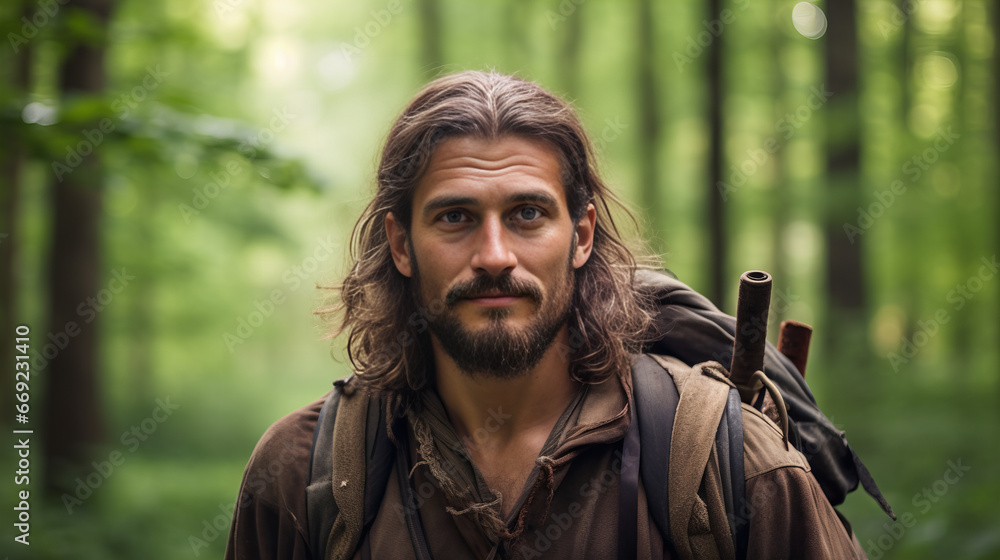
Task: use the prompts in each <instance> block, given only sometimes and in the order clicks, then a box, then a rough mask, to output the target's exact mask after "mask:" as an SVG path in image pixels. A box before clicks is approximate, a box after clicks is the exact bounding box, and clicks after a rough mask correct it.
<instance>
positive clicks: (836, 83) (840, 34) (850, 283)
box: [825, 0, 866, 337]
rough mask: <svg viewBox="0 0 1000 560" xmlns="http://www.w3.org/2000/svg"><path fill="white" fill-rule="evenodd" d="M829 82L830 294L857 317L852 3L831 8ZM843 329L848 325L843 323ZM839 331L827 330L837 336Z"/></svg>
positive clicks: (860, 304)
mask: <svg viewBox="0 0 1000 560" xmlns="http://www.w3.org/2000/svg"><path fill="white" fill-rule="evenodd" d="M827 16H828V18H829V31H828V32H827V34H826V39H827V42H826V84H825V87H826V89H827V90H828V91H831V92H833V95H832V97H831V98H830V101H829V102H828V109H827V112H826V115H827V123H826V124H827V161H826V168H827V173H826V176H827V187H828V189H827V197H828V200H829V203H828V204H827V205H826V206H827V209H828V210H827V216H826V221H825V233H826V247H827V253H826V259H827V260H826V291H827V294H828V296H829V303H830V307H831V312H832V313H833V314H834V315H837V316H845V315H846V316H847V317H851V318H858V316H859V314H860V313H861V312H862V311H863V310H864V306H865V300H866V298H865V285H864V274H863V270H862V260H861V247H860V244H861V242H862V240H863V238H861V237H856V238H854V241H855V242H853V243H852V241H851V240H850V239H848V237H847V236H846V235H845V234H844V224H845V223H852V224H853V223H854V222H855V219H856V216H855V213H856V209H857V207H858V206H859V205H860V204H861V197H860V193H861V191H862V189H860V188H859V184H860V181H861V176H860V172H859V163H860V148H859V132H858V131H859V128H858V127H859V123H858V75H857V74H858V66H857V59H858V56H857V48H858V40H857V30H856V22H855V4H854V1H853V0H844V1H842V2H830V3H829V4H827ZM841 326H843V325H841ZM837 330H839V329H836V328H830V329H827V331H828V332H829V333H830V335H831V336H834V337H836V336H837V333H836V332H834V331H837Z"/></svg>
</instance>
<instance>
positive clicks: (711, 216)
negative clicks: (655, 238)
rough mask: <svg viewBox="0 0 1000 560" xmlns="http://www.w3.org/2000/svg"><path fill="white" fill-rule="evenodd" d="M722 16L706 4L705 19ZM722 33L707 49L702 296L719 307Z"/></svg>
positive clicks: (724, 251) (717, 5)
mask: <svg viewBox="0 0 1000 560" xmlns="http://www.w3.org/2000/svg"><path fill="white" fill-rule="evenodd" d="M721 13H722V1H721V0H710V1H709V2H708V16H709V18H711V19H712V20H718V19H719V18H720V16H721ZM724 39H725V33H720V34H719V36H717V37H716V38H715V40H714V41H712V44H711V45H709V46H708V48H707V49H706V50H707V54H708V69H707V71H708V85H707V87H708V92H707V93H708V95H707V101H706V102H707V103H708V185H709V189H708V247H709V248H708V293H707V294H705V295H706V296H708V298H709V299H711V300H712V301H713V302H715V304H716V305H718V306H720V307H722V306H723V305H725V301H724V297H725V294H726V292H727V290H726V286H728V285H730V283H729V282H727V281H726V270H727V267H726V263H727V257H728V247H727V243H726V230H727V228H726V210H725V207H724V201H723V199H722V190H721V187H720V186H721V185H722V174H723V169H722V166H723V165H724V163H725V153H724V149H725V137H724V136H723V134H724V131H723V123H722V109H723V107H722V105H723V100H722V96H723V89H722V88H723V85H724V83H723V82H724V76H723V71H724V68H723V64H722V49H723V41H724Z"/></svg>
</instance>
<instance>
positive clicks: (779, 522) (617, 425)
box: [226, 375, 865, 560]
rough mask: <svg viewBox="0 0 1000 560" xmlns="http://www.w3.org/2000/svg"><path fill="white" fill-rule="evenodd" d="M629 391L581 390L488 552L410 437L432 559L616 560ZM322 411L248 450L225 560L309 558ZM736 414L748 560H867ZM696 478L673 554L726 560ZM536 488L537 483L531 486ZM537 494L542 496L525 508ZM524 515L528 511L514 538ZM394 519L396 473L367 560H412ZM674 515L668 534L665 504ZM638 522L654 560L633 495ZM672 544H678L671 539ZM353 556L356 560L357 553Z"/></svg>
mask: <svg viewBox="0 0 1000 560" xmlns="http://www.w3.org/2000/svg"><path fill="white" fill-rule="evenodd" d="M676 378H677V376H676V375H675V379H676ZM630 391H631V387H630V386H629V384H628V383H627V382H623V381H621V380H617V378H614V379H612V380H609V381H608V382H606V383H603V384H600V385H595V386H591V387H590V388H589V389H588V391H587V393H586V394H585V395H584V397H583V399H582V400H581V401H580V404H579V410H577V411H575V413H574V414H573V415H572V416H571V418H570V421H569V422H568V423H567V424H566V427H565V429H564V430H563V432H562V433H561V434H554V435H553V437H555V438H556V440H554V442H553V443H555V445H553V446H551V447H549V446H547V448H548V449H554V451H552V452H551V453H549V454H548V455H547V456H546V458H544V459H543V458H540V460H539V461H538V462H536V465H547V466H548V467H551V475H552V476H551V478H549V477H548V472H547V471H548V467H545V468H542V467H540V466H536V469H535V471H534V472H533V473H532V476H531V477H529V481H528V484H527V485H526V486H525V490H524V494H522V496H521V497H520V498H519V500H518V506H517V507H515V509H514V514H513V515H512V516H511V518H510V519H509V520H508V528H509V529H510V532H512V533H516V536H515V537H513V538H510V537H509V536H508V537H507V538H504V537H501V538H499V539H498V540H497V541H496V542H494V541H492V540H491V539H490V538H489V536H488V535H487V531H485V530H484V528H483V527H482V526H481V525H479V524H477V523H476V522H475V521H474V516H471V515H468V512H465V513H461V511H462V508H461V507H456V506H460V505H461V504H455V503H454V502H453V501H451V500H449V497H448V496H447V495H446V492H444V491H443V490H442V489H441V488H440V486H439V485H438V484H437V483H436V481H435V480H434V477H433V475H432V474H431V472H430V470H429V469H428V467H427V466H426V465H423V464H420V463H419V454H418V453H417V452H416V449H415V447H414V446H413V438H412V437H411V456H412V457H413V458H414V459H415V461H414V462H415V463H416V464H417V466H416V468H415V469H414V470H413V471H412V474H411V483H412V484H413V488H414V489H415V490H416V492H417V495H418V496H419V506H420V507H419V511H420V517H421V520H422V522H423V524H424V528H425V530H426V535H427V542H428V545H429V547H430V550H431V553H432V555H433V556H434V557H435V558H448V559H466V558H468V559H473V558H476V559H482V558H488V557H489V556H490V554H491V553H493V554H495V557H496V558H601V559H605V558H615V557H616V556H617V546H618V507H619V506H618V485H619V472H620V468H621V463H620V449H621V439H622V437H623V436H624V434H625V432H626V430H627V429H628V425H629V422H630V417H629V406H630V405H629V401H630V397H631V393H630ZM683 394H684V393H683V392H682V395H683ZM682 398H683V396H682ZM322 403H323V399H320V400H318V401H316V402H314V403H312V404H311V405H309V406H307V407H305V408H302V409H300V410H298V411H295V412H293V413H292V414H290V415H288V416H286V417H284V418H282V419H281V420H279V421H277V422H276V423H275V424H274V425H273V426H272V427H271V428H270V429H268V431H267V432H266V433H265V434H264V436H263V437H262V438H261V440H260V442H259V443H258V444H257V447H256V448H255V449H254V452H253V454H252V456H251V458H250V461H249V463H248V465H247V468H246V471H245V473H244V480H243V484H242V485H241V488H240V498H239V503H238V504H237V508H236V511H235V513H234V518H233V525H232V528H231V532H230V535H229V542H228V546H227V549H226V558H228V559H241V560H242V559H249V558H268V559H271V558H273V559H292V560H299V559H306V558H313V556H311V553H310V552H309V550H308V545H307V543H308V522H307V520H306V517H305V516H306V506H305V486H306V481H307V480H308V475H309V455H310V448H311V445H312V436H313V431H314V430H315V426H316V420H317V417H318V412H319V409H320V407H321V406H322ZM745 410H746V412H745V413H744V440H745V467H746V478H747V502H748V504H749V507H750V510H751V516H750V543H749V558H837V559H841V558H864V557H865V556H864V553H863V551H862V550H861V548H860V546H859V545H857V541H856V540H855V539H853V535H852V534H850V533H849V532H848V531H847V530H846V529H845V528H844V525H843V524H842V523H841V521H840V520H839V518H838V517H837V515H836V513H835V512H834V510H833V508H832V507H831V506H830V505H829V503H828V502H827V501H826V498H825V497H824V496H823V493H822V490H821V489H820V488H819V485H818V484H817V483H816V481H815V480H814V479H813V478H812V476H811V475H809V473H808V471H809V466H808V463H807V462H806V460H805V458H804V457H803V456H802V455H801V454H800V453H798V452H797V451H795V450H794V449H792V450H790V451H786V450H785V449H784V446H783V444H782V442H781V433H780V430H778V429H777V427H776V426H775V425H774V424H773V423H772V422H771V421H770V420H769V419H767V418H766V417H764V416H763V415H760V414H759V413H757V412H756V411H755V410H753V409H750V408H749V407H746V408H745ZM674 439H675V440H678V439H677V435H676V426H675V438H674ZM678 441H680V440H678ZM543 453H544V451H543ZM678 453H680V455H679V456H678ZM680 458H683V450H679V449H676V448H675V449H673V450H672V451H671V465H673V464H674V461H676V460H678V459H680ZM698 476H699V477H700V478H701V480H700V482H698V483H696V484H698V489H697V490H698V492H697V496H696V498H695V503H694V504H692V506H691V509H690V511H689V515H687V517H689V521H688V522H687V531H686V532H687V534H686V535H683V534H682V535H681V538H682V539H683V542H678V543H677V544H678V556H679V557H682V558H687V557H697V558H706V557H707V558H724V557H731V555H732V545H731V539H732V537H731V535H730V533H729V528H728V524H727V522H726V518H725V510H724V500H723V498H722V491H721V489H720V487H719V480H721V479H720V478H719V472H718V458H717V457H716V456H715V452H714V450H713V451H712V452H711V455H710V457H709V462H708V465H707V467H705V468H704V472H703V473H700V474H699V475H698ZM538 477H544V479H543V480H541V481H539V480H538ZM672 478H673V477H672ZM536 483H537V486H538V487H539V494H540V495H539V496H536V498H535V499H533V500H530V501H529V500H526V497H527V495H528V493H529V492H530V491H531V490H532V489H533V488H534V487H535V486H536ZM550 496H551V502H550V503H547V502H548V498H549V497H550ZM526 501H528V504H527V506H524V503H525V502H526ZM465 505H471V504H465ZM522 506H524V507H525V508H526V509H527V510H528V511H526V514H525V515H524V516H523V519H524V522H523V525H522V526H521V527H518V524H517V514H518V513H519V511H518V510H519V509H520V508H521V507H522ZM401 511H402V501H401V499H400V494H399V489H398V481H397V480H396V478H395V474H393V475H392V477H391V478H390V480H389V482H388V486H387V489H386V494H385V497H384V499H383V501H382V507H381V509H380V511H379V514H378V516H377V518H376V520H375V523H374V525H373V527H372V529H371V535H370V538H371V550H372V557H373V558H376V559H379V560H382V559H407V560H409V559H413V558H415V556H414V554H413V550H412V547H411V544H410V538H409V534H408V532H407V529H406V525H405V522H404V521H403V518H402V515H401V513H400V512H401ZM671 516H672V519H671V521H672V525H673V524H674V517H675V511H674V507H673V504H672V507H671ZM638 520H639V527H638V530H639V538H638V544H639V546H638V551H639V554H638V556H639V558H642V559H659V558H663V557H664V553H663V538H662V535H661V534H660V532H659V530H658V528H657V527H656V525H655V524H654V523H653V521H652V518H651V517H650V515H649V512H648V510H647V507H646V500H645V493H644V492H643V490H642V488H641V487H640V494H639V516H638ZM683 526H684V525H681V527H683ZM518 529H520V530H518ZM682 532H683V530H682ZM674 533H675V540H676V539H677V531H676V530H675V531H674ZM498 544H499V546H497V545H498ZM494 548H496V549H497V550H496V551H494ZM354 557H355V558H358V557H359V555H358V553H357V552H355V555H354Z"/></svg>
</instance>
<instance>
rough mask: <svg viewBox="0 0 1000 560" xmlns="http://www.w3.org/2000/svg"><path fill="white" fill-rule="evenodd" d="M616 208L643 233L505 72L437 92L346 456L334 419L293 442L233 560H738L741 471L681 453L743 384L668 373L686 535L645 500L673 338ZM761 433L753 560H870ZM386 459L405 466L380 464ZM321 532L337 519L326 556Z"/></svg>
mask: <svg viewBox="0 0 1000 560" xmlns="http://www.w3.org/2000/svg"><path fill="white" fill-rule="evenodd" d="M612 208H617V209H618V210H620V211H624V208H622V207H621V205H620V203H619V202H618V200H617V199H616V198H615V196H614V195H613V194H612V193H611V192H610V191H609V190H608V188H607V187H606V186H605V184H604V183H603V182H602V181H601V179H600V177H599V176H598V174H597V173H596V171H595V165H594V152H593V148H592V146H591V144H590V142H589V140H588V139H587V135H586V133H585V132H584V129H583V127H582V125H581V123H580V121H579V119H578V117H577V116H576V114H575V112H574V111H573V110H572V108H571V107H570V106H569V105H568V104H567V103H566V102H564V101H563V100H561V99H559V98H558V97H556V96H554V95H552V94H550V93H549V92H547V91H545V90H544V89H542V88H541V87H539V86H538V85H536V84H534V83H531V82H528V81H524V80H521V79H519V78H516V77H511V76H505V75H500V74H497V73H483V72H463V73H459V74H455V75H450V76H446V77H443V78H440V79H438V80H436V81H434V82H432V83H431V84H429V85H428V86H426V87H425V88H424V89H423V90H422V91H421V92H420V93H419V94H418V95H417V96H416V98H415V99H414V100H413V101H412V102H411V103H410V104H409V106H408V107H407V108H406V109H405V110H404V111H403V113H402V114H401V115H400V116H399V118H398V119H397V120H396V121H395V124H394V125H393V126H392V129H391V131H390V132H389V135H388V138H387V140H386V144H385V147H384V150H383V152H382V157H381V160H380V162H379V165H378V172H377V190H376V192H375V195H374V198H373V200H372V202H371V203H370V204H369V206H368V208H367V209H366V210H365V213H364V215H363V216H362V218H361V220H360V221H359V222H358V224H357V225H356V226H355V229H354V233H353V258H354V263H353V267H352V268H351V271H350V273H349V274H348V276H347V278H346V279H345V280H344V282H343V284H342V285H341V286H340V287H339V293H338V296H339V302H338V303H337V304H336V305H335V306H334V307H333V308H332V309H329V310H327V311H331V312H336V313H337V316H338V317H339V324H338V325H337V326H336V328H335V329H334V331H335V332H334V333H333V334H334V335H336V334H340V333H341V332H348V333H349V334H348V340H347V348H348V352H349V356H350V359H351V362H352V364H353V365H354V368H355V372H354V375H353V376H351V377H350V378H349V379H348V380H346V381H340V382H338V383H337V388H336V389H335V391H334V392H335V393H336V394H337V399H338V400H337V402H338V403H339V404H338V408H337V410H336V413H335V415H336V423H335V424H333V423H332V420H330V422H331V423H330V424H328V425H329V426H332V427H331V428H330V430H331V433H332V446H333V448H332V449H333V450H332V453H329V452H324V454H323V456H322V457H320V456H317V457H311V453H312V450H313V449H314V445H315V444H314V437H315V438H316V439H318V440H323V441H326V440H330V439H331V433H326V432H323V433H320V431H321V429H320V428H318V427H317V423H318V420H317V419H318V417H319V416H320V410H321V407H323V405H324V403H325V402H327V401H328V400H329V399H328V397H323V398H322V399H320V400H317V401H316V402H315V403H313V404H311V405H309V406H307V407H305V408H303V409H301V410H299V411H296V412H293V413H292V414H290V415H289V416H286V417H285V418H283V419H281V420H279V421H278V422H276V423H275V424H274V425H273V426H272V427H271V428H270V429H269V430H268V432H267V433H265V434H264V436H263V437H262V438H261V441H260V442H259V443H258V445H257V447H256V449H255V450H254V452H253V455H252V457H251V459H250V462H249V464H248V465H247V470H246V472H245V475H244V481H243V485H242V487H241V490H240V498H239V500H238V504H237V508H236V511H235V513H234V520H233V526H232V530H231V533H230V537H229V543H228V548H227V553H226V557H227V558H241V559H242V558H288V559H300V558H378V559H395V558H399V559H416V558H420V559H422V558H431V557H436V558H454V559H465V558H469V559H471V558H541V557H544V558H602V559H603V558H613V557H630V558H643V559H660V558H668V557H682V558H687V557H716V558H728V557H734V556H735V554H736V548H734V544H733V528H734V525H732V523H731V521H732V519H729V520H727V514H726V512H727V503H726V500H727V496H729V494H727V490H725V489H723V488H720V480H721V479H722V477H723V476H724V474H720V459H719V457H718V456H717V455H716V454H714V453H710V452H709V451H708V448H707V447H706V448H705V449H706V451H705V455H704V457H706V458H707V459H702V460H695V459H691V460H690V461H688V462H690V463H694V464H692V465H687V464H686V463H685V461H686V460H687V455H686V454H687V452H688V448H687V447H684V448H681V449H678V448H677V447H678V446H679V445H680V446H682V447H683V444H682V443H678V442H684V441H691V442H694V443H692V447H691V448H690V449H691V450H693V449H694V447H697V445H700V443H698V442H697V440H695V439H692V438H693V436H691V437H688V439H685V437H687V436H686V435H685V434H686V432H685V431H684V429H683V428H681V426H685V425H687V424H685V422H687V418H688V417H692V418H695V419H697V418H696V417H698V416H699V414H700V411H699V410H698V406H697V405H693V406H692V405H685V403H692V402H698V401H697V398H698V396H697V394H696V393H697V391H698V389H697V387H699V386H702V385H704V384H705V383H710V384H716V385H718V386H723V384H725V383H727V381H726V380H725V376H724V375H720V374H719V372H720V371H722V374H724V373H725V372H724V371H723V370H722V368H721V366H718V364H715V365H713V366H710V367H707V366H706V367H702V368H701V369H697V368H692V367H690V366H689V365H687V364H684V363H682V362H681V361H680V360H677V359H674V358H670V357H663V356H660V357H658V358H657V360H658V363H659V364H660V367H662V368H663V369H661V370H659V371H660V374H661V375H662V376H667V375H669V376H671V378H672V379H673V381H674V382H676V383H677V387H678V388H679V389H680V391H681V392H680V395H681V397H680V398H681V404H680V405H677V413H676V414H677V424H676V425H675V429H674V442H673V443H672V444H670V447H671V450H672V454H671V459H670V467H671V470H670V488H671V494H672V495H671V497H670V501H671V506H670V507H671V510H670V523H669V527H663V526H660V525H662V523H657V521H656V520H655V519H654V517H653V516H652V514H651V511H652V509H653V507H652V506H655V505H656V504H650V503H648V500H647V493H646V492H645V488H644V487H643V485H641V484H640V485H638V487H637V488H633V489H631V490H629V489H627V488H626V485H625V483H624V482H623V480H625V475H624V474H622V472H623V468H624V466H625V465H626V464H627V463H628V460H627V459H626V458H624V457H623V454H622V449H623V447H622V446H623V443H622V442H623V439H625V438H626V437H627V436H628V434H629V433H631V432H630V426H632V425H633V423H634V422H635V417H636V416H635V413H634V410H633V407H634V399H633V383H632V374H631V369H632V367H633V364H634V363H635V361H636V359H637V356H638V355H640V354H641V353H642V351H643V345H644V344H645V343H647V342H649V341H650V340H653V339H655V338H656V337H657V336H658V332H657V329H656V328H654V325H656V322H655V320H654V319H655V313H656V305H655V302H654V301H652V299H651V297H650V296H649V295H648V293H646V292H644V291H643V290H641V289H639V287H638V286H637V280H636V276H637V271H638V270H639V269H640V267H639V266H638V265H637V263H636V258H635V257H634V256H633V254H632V252H631V251H630V250H629V249H628V248H627V247H626V245H625V244H624V243H623V241H622V239H621V237H620V234H619V231H618V229H617V227H616V225H615V222H614V220H613V218H612V212H611V210H612ZM625 214H626V215H627V212H625ZM644 294H645V295H644ZM713 372H714V373H713ZM699 384H701V385H699ZM725 390H726V389H724V390H723V394H725ZM687 395H693V396H687ZM685 399H686V400H685ZM711 422H712V425H711V426H710V427H711V432H710V433H709V439H711V438H712V437H714V433H715V428H716V427H717V425H718V418H717V417H714V418H712V419H711ZM743 422H744V425H745V428H744V433H745V435H746V459H745V461H746V467H747V468H746V473H745V477H746V481H745V482H746V493H747V503H749V504H752V505H753V507H752V512H751V515H749V516H748V518H749V524H750V532H749V534H750V537H749V543H748V544H747V547H748V548H747V549H746V550H745V552H747V553H748V556H749V557H751V558H779V557H780V558H792V557H799V558H806V557H807V558H856V557H864V553H863V552H862V551H861V549H860V547H859V546H858V545H857V541H856V540H855V539H853V534H852V533H851V531H850V528H849V526H846V525H845V523H846V522H845V523H842V522H841V520H840V519H838V517H837V514H836V512H835V511H834V510H833V508H832V506H830V504H829V503H828V502H827V500H826V498H825V497H824V495H823V492H822V491H821V490H820V488H819V486H818V485H817V483H816V481H815V480H814V479H813V477H812V476H811V475H810V474H809V472H808V471H809V467H808V463H807V462H806V461H805V459H804V458H803V457H802V455H801V454H800V453H798V452H797V451H795V450H794V449H791V450H787V449H786V448H785V446H784V445H783V444H782V432H781V430H780V429H779V428H777V427H776V426H775V425H774V424H773V423H771V421H770V420H768V419H766V418H765V417H764V416H763V415H761V414H756V411H753V413H750V412H744V420H743ZM320 423H321V424H322V422H320ZM317 434H319V435H318V436H317ZM664 436H669V434H664ZM380 437H382V438H384V437H388V440H391V442H392V443H391V444H389V446H388V449H390V450H393V449H394V451H393V452H391V453H388V454H385V453H383V454H381V455H379V454H378V453H376V454H375V456H371V455H372V453H374V452H372V449H375V448H378V446H375V447H373V446H372V445H371V444H370V442H371V441H373V439H377V438H380ZM703 439H704V438H703ZM645 444H647V442H644V445H645ZM695 444H697V445H695ZM382 448H385V446H383V447H382ZM316 449H320V447H316ZM736 452H737V453H740V451H739V450H737V451H736ZM692 453H693V451H692ZM626 455H628V454H627V453H626ZM740 455H742V453H740ZM315 461H321V462H322V461H326V462H328V463H332V467H331V469H332V472H333V474H332V477H331V476H329V474H327V475H325V476H324V477H323V478H324V479H325V480H320V481H312V482H311V481H310V477H311V476H312V473H311V471H310V468H311V467H310V465H311V464H312V463H313V462H315ZM675 461H676V462H677V467H676V468H675ZM685 469H686V470H685ZM376 472H379V473H383V474H382V475H380V476H384V477H385V478H384V479H385V483H384V484H382V485H381V486H379V485H375V490H374V492H369V489H370V488H371V487H372V484H371V481H372V479H373V477H374V476H375V474H374V473H376ZM666 472H667V470H666V466H664V469H663V473H666ZM684 473H687V474H684ZM646 474H647V475H648V474H649V473H646ZM644 476H645V475H644ZM663 476H666V475H665V474H664V475H663ZM644 480H646V479H645V478H644ZM740 481H741V482H743V480H742V478H741V480H740ZM675 482H676V483H675ZM313 484H321V485H325V486H322V488H323V489H324V490H323V492H324V493H323V495H321V496H320V498H318V501H319V502H320V503H319V504H318V505H317V504H316V503H308V504H307V499H306V488H307V486H309V487H310V488H312V487H313ZM633 486H635V485H634V484H633ZM675 489H676V491H675ZM362 490H364V491H363V492H362ZM629 492H632V494H634V495H633V496H632V499H631V501H629V500H628V499H625V498H628V493H629ZM682 495H683V496H685V497H684V498H683V499H682V498H681V496H682ZM675 498H677V501H676V502H675ZM678 504H687V505H684V506H683V507H682V506H678ZM678 508H679V509H678ZM675 509H676V510H677V511H675ZM324 512H325V513H324ZM330 512H333V513H332V514H331V513H330ZM320 515H327V516H329V517H330V518H331V519H332V521H331V522H330V524H329V525H328V526H326V527H325V528H324V529H323V530H322V531H321V533H322V534H320V535H317V534H315V533H316V529H315V526H316V523H313V522H314V521H315V520H316V517H318V516H320ZM623 519H624V520H630V521H628V522H627V523H623V522H622V520H623ZM623 528H624V529H623ZM626 533H627V534H626ZM623 551H625V552H623Z"/></svg>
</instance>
